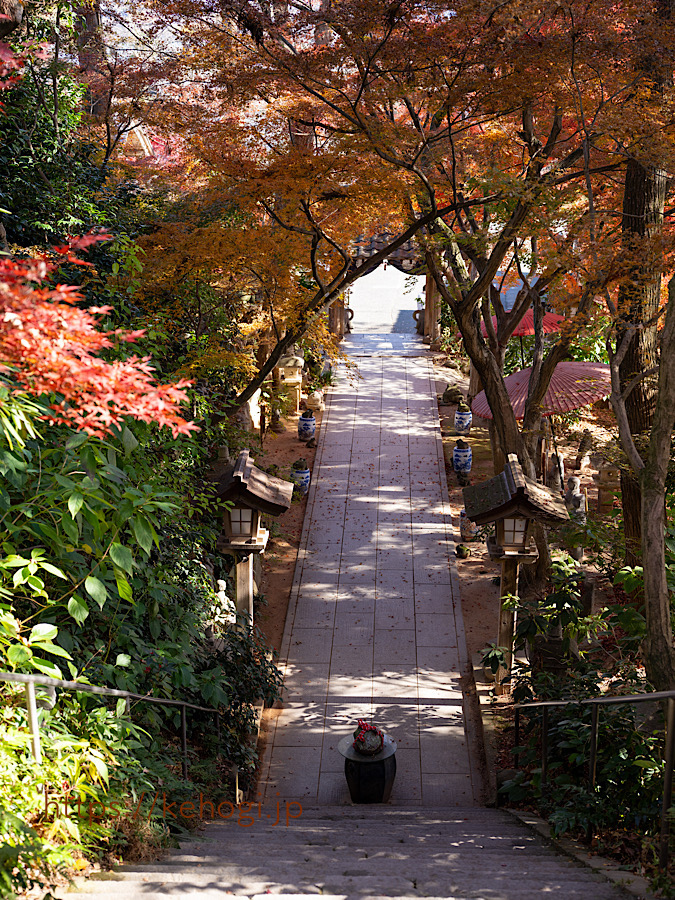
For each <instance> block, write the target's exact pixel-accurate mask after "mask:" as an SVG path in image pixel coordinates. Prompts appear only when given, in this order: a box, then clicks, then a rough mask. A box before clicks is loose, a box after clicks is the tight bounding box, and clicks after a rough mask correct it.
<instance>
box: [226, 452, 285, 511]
mask: <svg viewBox="0 0 675 900" xmlns="http://www.w3.org/2000/svg"><path fill="white" fill-rule="evenodd" d="M216 495H217V497H218V499H219V500H229V501H231V502H233V503H239V504H242V505H244V506H248V507H250V508H251V509H257V510H259V511H260V512H264V513H269V514H270V515H272V516H279V515H281V513H282V512H285V511H286V510H287V509H288V508H289V506H290V505H291V498H292V496H293V485H292V483H291V482H290V481H284V479H283V478H276V477H275V476H273V475H268V474H267V472H263V470H262V469H259V468H258V467H257V466H254V465H253V460H252V459H251V453H250V450H242V451H241V453H240V454H239V456H238V457H237V461H236V462H235V463H234V465H229V466H227V468H226V469H225V470H224V471H223V473H222V474H221V475H220V476H219V477H218V479H217V481H216Z"/></svg>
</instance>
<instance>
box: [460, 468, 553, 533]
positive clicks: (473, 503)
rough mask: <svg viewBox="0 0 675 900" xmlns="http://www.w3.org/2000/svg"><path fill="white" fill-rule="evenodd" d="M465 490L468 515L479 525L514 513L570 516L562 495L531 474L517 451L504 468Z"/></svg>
mask: <svg viewBox="0 0 675 900" xmlns="http://www.w3.org/2000/svg"><path fill="white" fill-rule="evenodd" d="M462 493H463V495H464V507H465V509H466V514H467V517H468V518H469V519H471V521H472V522H476V523H477V524H478V525H484V524H486V523H487V522H494V521H495V520H496V519H501V518H503V517H504V516H506V515H510V514H513V513H521V514H522V515H525V516H528V517H529V518H534V517H536V518H539V519H543V520H547V519H548V520H549V521H551V520H553V521H564V520H566V519H568V518H569V515H568V512H567V507H566V506H565V503H564V501H563V499H562V497H561V496H560V495H559V494H557V493H556V492H555V491H552V490H551V489H550V488H548V487H546V486H545V485H543V484H539V483H538V482H536V481H534V480H533V479H532V478H528V477H527V475H525V473H524V472H523V470H522V467H521V465H520V463H519V462H518V457H517V456H516V455H515V453H510V454H509V457H508V462H507V463H506V466H505V468H504V471H503V472H500V474H499V475H495V477H494V478H490V479H489V480H488V481H483V482H481V483H480V484H475V485H471V486H470V487H465V488H464V489H463V490H462Z"/></svg>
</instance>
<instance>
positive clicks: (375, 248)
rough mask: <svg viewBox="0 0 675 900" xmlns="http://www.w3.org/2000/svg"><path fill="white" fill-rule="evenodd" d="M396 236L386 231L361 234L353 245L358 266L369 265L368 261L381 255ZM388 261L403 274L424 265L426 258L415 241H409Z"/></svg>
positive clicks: (390, 256) (353, 256)
mask: <svg viewBox="0 0 675 900" xmlns="http://www.w3.org/2000/svg"><path fill="white" fill-rule="evenodd" d="M395 237H396V235H395V234H392V233H391V232H390V231H387V230H386V229H385V230H383V231H380V232H379V233H378V234H374V235H363V234H360V235H359V236H358V237H356V238H355V239H354V241H353V243H352V248H351V251H352V259H353V260H354V261H355V263H356V265H357V266H361V265H367V264H368V259H369V258H370V257H371V256H374V255H375V254H376V253H379V251H380V250H382V248H383V247H386V246H387V244H388V243H390V242H391V241H393V240H394V238H395ZM387 261H388V262H389V263H390V264H391V265H393V266H395V267H396V268H397V269H400V270H401V271H402V272H413V271H415V270H417V269H419V268H421V267H422V266H423V265H424V257H423V256H422V254H421V252H420V248H419V247H418V246H417V244H416V243H415V241H413V240H408V241H406V242H405V244H403V245H402V246H401V247H398V248H397V249H396V250H394V251H393V252H392V253H391V254H390V255H389V256H388V257H387Z"/></svg>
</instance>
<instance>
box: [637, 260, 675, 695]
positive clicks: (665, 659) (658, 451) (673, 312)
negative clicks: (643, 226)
mask: <svg viewBox="0 0 675 900" xmlns="http://www.w3.org/2000/svg"><path fill="white" fill-rule="evenodd" d="M668 295H669V297H668V309H667V312H666V322H665V326H664V329H663V333H662V337H661V359H660V366H659V380H658V393H657V397H656V403H655V408H654V416H653V421H652V429H651V433H650V439H649V448H648V451H647V458H646V461H645V467H644V469H643V470H642V472H641V473H640V483H641V487H642V566H643V571H644V595H645V616H646V620H647V635H646V637H645V640H644V644H643V647H642V650H643V655H644V660H645V668H646V670H647V677H648V678H649V681H650V682H651V684H652V685H653V686H654V687H655V688H656V690H657V691H665V690H673V689H675V652H674V651H673V629H672V622H671V610H670V597H669V592H668V585H667V582H666V562H665V528H666V508H665V502H664V500H665V493H666V477H667V474H668V463H669V461H670V454H671V446H672V433H673V427H674V426H675V353H674V352H673V348H674V347H675V278H673V279H672V280H671V282H670V284H669V286H668Z"/></svg>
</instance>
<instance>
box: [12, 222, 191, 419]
mask: <svg viewBox="0 0 675 900" xmlns="http://www.w3.org/2000/svg"><path fill="white" fill-rule="evenodd" d="M108 237H109V236H108V235H103V234H90V235H85V236H84V237H82V238H75V239H72V240H71V241H69V243H68V246H66V247H61V248H59V250H58V251H57V252H58V253H59V254H60V259H59V262H62V261H64V260H68V261H71V262H78V263H82V261H81V260H80V259H79V258H77V257H75V256H74V255H73V253H72V251H73V249H75V248H78V249H81V248H85V247H87V246H90V245H91V244H92V243H95V242H96V241H100V240H106V239H108ZM57 267H58V265H57V263H56V262H53V261H50V260H48V259H47V258H44V257H43V258H38V259H31V260H20V261H16V260H12V259H6V258H5V259H2V258H0V371H1V372H5V373H7V374H11V376H12V378H13V379H14V380H15V381H16V382H18V383H19V384H20V385H21V386H22V388H24V389H25V390H27V391H29V392H30V393H32V394H36V395H41V394H57V395H59V396H60V398H62V399H60V400H58V401H57V402H55V403H54V404H53V405H52V407H51V409H52V410H53V413H52V415H51V416H49V417H46V418H48V419H49V421H52V422H57V423H65V424H68V425H71V426H73V427H75V428H77V429H78V430H81V431H85V432H87V434H91V435H95V436H97V437H103V436H104V435H106V434H108V433H109V432H110V429H111V427H112V426H114V425H119V424H121V423H122V420H123V418H124V417H125V416H133V418H135V419H140V420H141V421H144V422H157V423H158V424H159V425H165V426H166V427H167V428H170V429H171V431H172V433H173V435H174V437H175V436H176V435H177V434H187V433H189V432H190V431H192V430H196V428H197V426H196V425H194V424H193V423H192V422H186V421H185V420H184V419H183V418H182V416H181V415H180V411H179V410H180V404H181V403H182V402H184V401H185V400H187V396H186V394H185V392H184V391H183V390H182V389H183V388H184V387H186V386H187V385H188V384H189V383H190V382H188V381H184V380H182V381H179V382H177V383H176V384H167V385H159V384H156V383H155V382H154V381H153V378H152V375H153V369H152V368H151V367H150V365H149V357H145V358H140V357H138V356H132V357H129V358H128V359H124V360H121V361H117V362H106V361H105V360H103V359H100V358H99V357H97V356H96V355H95V354H97V353H98V352H99V351H101V350H105V349H107V348H110V347H113V346H115V344H116V343H118V342H119V341H134V340H137V339H138V338H139V337H140V336H141V335H142V334H143V332H141V331H134V332H123V331H119V330H117V331H108V332H101V331H98V330H97V327H96V326H97V318H96V316H97V315H100V314H102V313H105V312H107V311H108V308H107V307H100V308H95V307H92V308H91V309H89V310H88V311H87V310H83V309H80V308H79V307H78V306H77V305H76V304H77V303H78V301H80V300H81V299H82V296H81V294H80V293H79V291H78V289H77V288H76V287H72V286H69V285H62V284H57V285H55V286H54V285H49V284H47V283H46V279H47V278H48V277H49V276H50V275H51V274H52V273H53V272H54V271H55V270H56V269H57Z"/></svg>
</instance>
